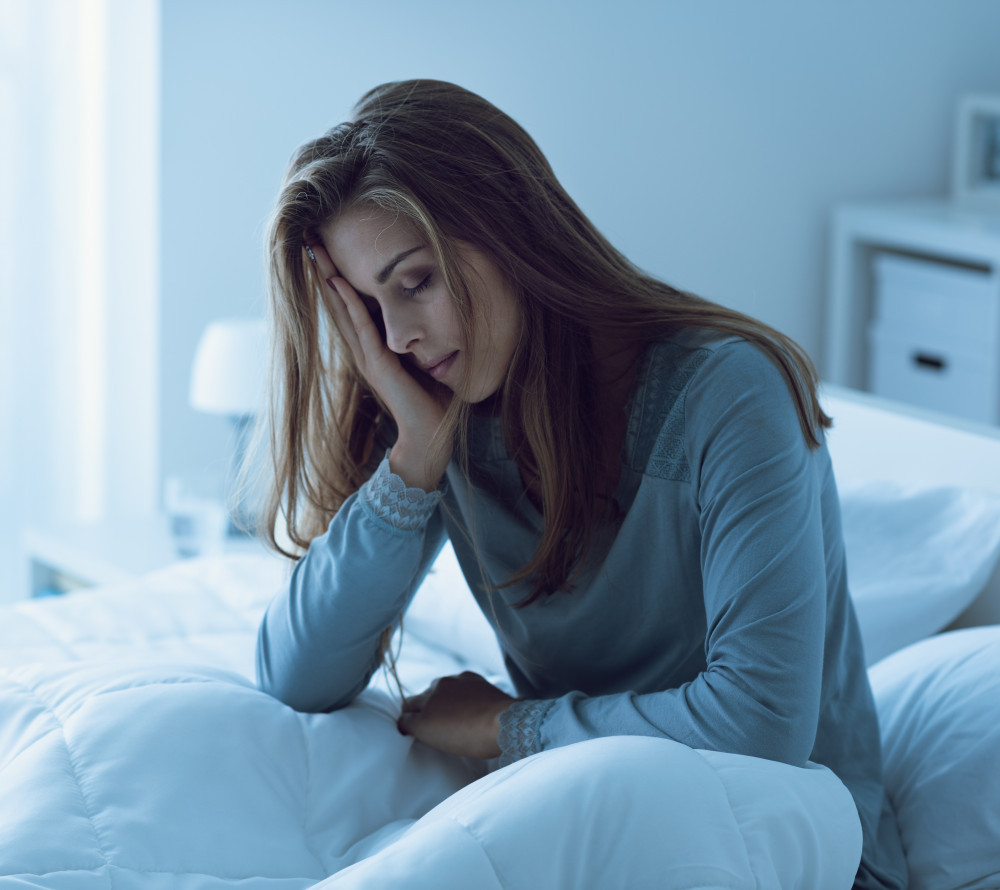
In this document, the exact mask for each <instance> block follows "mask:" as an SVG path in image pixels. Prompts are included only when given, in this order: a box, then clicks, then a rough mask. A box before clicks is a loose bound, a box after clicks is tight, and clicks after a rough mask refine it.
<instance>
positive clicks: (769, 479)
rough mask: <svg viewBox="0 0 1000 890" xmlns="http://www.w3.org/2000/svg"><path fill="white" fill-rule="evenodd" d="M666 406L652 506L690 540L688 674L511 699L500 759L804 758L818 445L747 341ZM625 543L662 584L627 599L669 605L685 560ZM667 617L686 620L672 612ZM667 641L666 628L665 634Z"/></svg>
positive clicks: (818, 629)
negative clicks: (661, 743)
mask: <svg viewBox="0 0 1000 890" xmlns="http://www.w3.org/2000/svg"><path fill="white" fill-rule="evenodd" d="M678 404H680V405H681V406H682V407H681V408H680V410H679V412H678V411H676V410H675V411H673V412H672V413H671V414H670V416H669V417H668V418H667V420H666V421H665V423H664V425H663V428H662V430H661V432H660V434H659V438H658V444H657V447H658V448H659V453H658V455H659V459H660V461H659V464H660V466H666V467H668V471H667V473H666V475H669V476H670V477H671V478H670V480H669V482H665V483H664V484H663V486H662V490H664V491H665V492H668V494H665V495H664V497H665V498H667V499H672V500H675V501H680V502H682V503H686V504H687V507H686V508H685V509H687V511H688V512H689V513H690V514H691V516H692V517H693V518H692V520H691V525H690V527H689V531H690V534H689V535H688V536H689V537H697V538H698V539H699V540H698V541H696V542H695V544H694V545H692V549H691V553H692V554H693V555H692V560H693V561H695V560H696V561H697V563H698V565H697V566H695V567H694V569H693V571H692V573H691V574H692V576H694V577H696V578H697V577H698V576H699V575H700V591H697V590H696V591H695V592H694V595H695V596H698V595H700V597H701V598H702V599H703V607H704V613H703V617H704V624H702V625H701V627H700V633H701V634H703V636H704V662H703V667H702V669H700V670H699V671H698V672H697V674H696V675H695V676H693V677H690V678H688V679H686V680H685V681H684V682H681V683H679V684H677V685H674V686H665V687H664V688H657V689H648V688H647V689H642V690H632V691H615V692H613V693H612V694H604V695H587V694H585V693H584V692H581V691H570V692H568V693H567V694H564V695H562V696H559V697H556V698H548V699H545V698H535V699H530V698H529V699H528V700H526V701H521V702H518V703H516V704H514V705H513V706H512V707H511V708H510V709H509V710H508V711H507V712H506V713H505V714H504V715H503V717H502V731H501V735H500V745H501V748H502V749H503V752H504V754H503V758H502V761H501V762H502V763H509V762H511V761H513V760H516V759H519V758H520V757H523V756H526V755H528V754H531V753H534V752H536V751H540V750H544V749H547V748H551V747H558V746H562V745H567V744H570V743H573V742H577V741H583V740H585V739H590V738H596V737H600V736H608V735H652V736H663V737H667V738H671V739H674V740H676V741H680V742H682V743H684V744H686V745H689V746H691V747H695V748H707V749H714V750H723V751H731V752H735V753H743V754H749V755H753V756H758V757H764V758H768V759H773V760H779V761H784V762H787V763H792V764H802V763H804V762H805V761H806V760H807V759H808V758H809V754H810V752H811V751H812V749H813V746H814V742H815V739H816V731H817V724H818V717H819V709H820V697H821V683H822V674H823V661H824V644H825V639H824V638H825V633H826V611H827V572H826V556H825V541H824V529H823V517H822V509H821V493H822V487H823V480H824V470H823V467H824V461H825V460H826V455H825V449H818V450H812V451H811V450H810V449H809V448H808V447H807V445H806V442H805V440H804V437H803V434H802V431H801V428H800V425H799V422H798V417H797V414H796V412H795V410H794V406H793V403H792V400H791V398H790V395H789V391H788V388H787V386H786V384H785V382H784V379H783V378H782V377H781V376H780V374H779V372H778V371H777V369H776V368H775V367H774V365H773V364H772V363H771V362H770V360H769V359H768V358H767V357H766V356H764V355H763V353H761V352H760V351H759V350H757V349H756V348H755V347H752V346H750V345H749V344H747V343H743V342H738V343H727V344H723V345H721V346H719V347H718V348H717V349H716V350H714V351H712V352H711V354H710V356H709V357H708V358H706V359H704V360H703V361H702V362H701V364H700V366H699V367H698V369H697V371H696V372H694V373H693V374H692V375H691V377H690V380H689V381H687V383H686V385H685V388H684V390H683V391H682V392H681V394H680V396H679V398H678ZM678 416H680V417H681V418H682V420H681V421H680V423H678V420H677V418H678ZM678 430H679V431H678ZM656 457H657V455H654V458H656ZM647 472H648V468H647ZM661 506H662V510H661V512H663V513H666V512H669V510H670V509H671V507H670V505H669V504H668V503H667V502H666V501H664V503H663V504H662V505H661ZM647 527H648V528H650V529H655V528H657V527H658V526H657V524H656V523H655V522H649V523H647ZM631 544H632V550H633V558H634V559H635V560H636V561H642V560H646V561H647V562H648V561H650V560H652V561H656V560H660V565H661V566H662V567H663V570H662V572H661V584H662V587H660V588H659V589H656V588H653V589H649V590H645V591H643V592H642V593H641V596H642V597H645V598H647V602H648V601H649V599H648V598H654V597H656V598H662V600H661V603H662V602H670V600H671V598H674V599H676V598H679V597H682V596H684V593H683V592H682V591H680V590H678V589H676V588H677V587H679V586H680V585H679V584H677V583H676V578H677V577H678V575H677V573H676V572H675V571H674V569H675V568H676V567H675V566H671V560H673V561H674V562H675V563H677V562H680V561H682V560H684V559H685V556H684V554H683V553H682V552H680V551H678V552H674V553H671V541H657V540H650V539H647V540H642V539H641V538H640V539H637V540H634V541H632V542H631ZM619 545H620V546H627V544H623V543H622V542H619ZM657 554H660V555H659V556H657ZM636 575H637V576H638V577H643V578H645V579H649V578H650V575H651V573H650V572H649V571H646V573H645V574H644V575H643V574H642V573H641V572H638V573H636ZM646 583H647V584H648V583H649V582H648V580H647V581H646ZM607 608H608V609H611V610H614V609H615V608H616V606H615V603H613V602H611V603H609V604H608V605H607ZM671 608H673V607H671ZM645 611H647V612H648V616H642V615H636V616H635V620H636V621H637V622H647V623H648V621H649V620H650V617H651V616H654V615H658V616H661V618H662V616H664V614H665V611H664V609H663V608H661V607H660V605H659V604H656V605H654V604H652V603H651V604H650V606H649V607H648V608H647V609H646V610H645ZM676 613H677V614H679V615H683V614H685V613H684V612H683V610H682V609H681V608H680V607H678V608H677V612H676ZM666 614H667V615H670V614H673V613H672V612H671V611H670V608H667V609H666ZM688 614H690V613H688ZM678 620H683V619H678ZM696 630H697V628H696V627H695V625H694V624H693V623H692V626H691V632H692V633H694V632H696ZM637 631H638V628H637ZM677 632H678V629H677V628H676V627H675V628H666V627H665V628H664V638H665V639H667V638H669V636H670V634H671V633H673V634H676V633H677ZM692 642H695V641H692ZM695 651H696V648H695ZM595 657H596V658H598V659H600V657H601V656H600V655H596V656H595Z"/></svg>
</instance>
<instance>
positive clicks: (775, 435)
mask: <svg viewBox="0 0 1000 890" xmlns="http://www.w3.org/2000/svg"><path fill="white" fill-rule="evenodd" d="M269 239H270V242H269V248H270V257H269V261H270V272H271V281H270V291H271V299H272V310H273V320H274V324H275V330H276V343H277V367H278V369H279V371H280V373H281V375H283V376H282V380H281V386H280V388H279V391H278V392H277V393H276V399H275V407H274V409H273V413H274V416H273V418H272V430H273V435H274V440H273V443H272V444H273V448H274V454H275V470H276V480H275V484H274V486H273V491H272V495H271V500H270V503H269V507H268V510H267V511H266V516H265V521H266V523H267V527H268V528H269V529H274V528H275V526H276V521H277V519H278V516H279V514H280V513H284V514H285V522H286V524H287V530H288V534H289V536H290V538H291V540H292V541H293V542H294V543H295V544H296V545H297V546H298V547H300V548H302V550H303V551H305V555H304V556H302V557H301V558H300V559H298V563H297V565H296V568H295V571H294V573H293V576H292V579H291V582H290V584H289V587H288V589H287V591H284V592H283V593H282V594H281V595H280V596H279V597H278V598H277V599H276V600H275V602H274V603H273V604H272V605H271V607H270V609H269V611H268V613H267V615H266V617H265V619H264V621H263V624H262V627H261V630H260V639H259V646H258V674H259V679H260V683H261V685H262V687H263V688H264V689H266V690H268V691H269V692H271V693H272V694H274V695H276V696H278V697H280V698H281V699H283V700H284V701H286V702H287V703H289V704H290V705H292V706H293V707H295V708H298V709H300V710H308V711H326V710H332V709H335V708H339V707H342V706H344V705H346V704H348V703H349V702H351V701H352V700H353V699H354V698H355V697H356V696H357V695H358V693H359V692H361V691H362V690H363V689H364V688H365V686H366V685H367V683H368V681H369V679H370V677H371V675H372V673H373V672H374V670H375V669H376V667H377V666H378V665H379V664H380V663H381V661H382V659H383V657H384V655H385V652H386V643H387V639H388V636H389V635H390V634H391V632H392V630H393V628H394V627H395V626H397V624H398V622H399V620H400V618H401V616H402V613H403V612H404V610H405V608H406V605H407V603H408V602H409V599H410V597H411V596H412V594H413V592H414V591H415V590H416V588H417V587H418V585H419V584H420V582H421V580H422V578H423V577H424V575H425V573H426V571H427V570H428V567H429V565H430V564H431V562H432V561H433V559H434V558H435V556H436V555H437V553H438V552H439V550H440V548H441V547H442V545H443V542H444V540H445V538H446V537H447V538H450V540H451V542H452V544H453V545H454V549H455V552H456V554H457V556H458V559H459V562H460V564H461V566H462V569H463V572H464V574H465V576H466V579H467V581H468V582H469V585H470V587H471V588H472V591H473V594H474V595H475V597H476V599H477V600H478V602H479V604H480V606H481V607H482V609H483V612H484V613H485V615H486V616H487V618H488V619H489V620H490V622H491V623H492V624H493V626H494V628H495V630H496V633H497V636H498V639H499V641H500V644H501V647H502V649H503V651H504V655H505V661H506V664H507V667H508V670H509V673H510V677H511V680H512V681H513V685H514V687H515V688H516V690H517V692H518V696H519V697H518V698H517V699H513V698H511V697H510V696H508V695H507V694H506V693H504V692H502V691H501V690H499V689H497V688H495V687H494V686H492V685H491V684H489V683H488V682H487V681H486V680H484V679H483V678H481V677H479V676H477V675H471V674H463V675H462V676H460V677H455V678H444V679H442V680H441V681H439V682H438V683H437V684H435V685H434V686H432V687H431V688H430V689H429V690H427V691H426V692H425V693H424V694H422V695H420V696H417V697H416V698H414V699H410V700H407V701H405V702H404V706H403V714H402V716H401V717H400V721H399V727H400V730H401V731H403V732H404V733H407V734H410V735H412V736H414V737H415V738H417V739H418V740H420V741H422V742H424V743H426V744H428V745H430V746H432V747H435V748H439V749H441V750H443V751H447V752H450V753H453V754H457V755H463V756H470V757H478V758H494V757H499V758H500V765H501V766H503V765H506V764H510V763H514V762H516V761H519V760H520V759H522V758H524V757H527V756H529V755H532V754H534V753H536V752H539V751H545V750H551V749H558V748H561V747H563V746H568V745H571V744H573V743H575V742H584V741H586V740H590V739H595V738H602V737H611V736H651V737H654V738H662V739H672V740H674V741H676V742H682V743H683V744H684V745H687V746H690V747H692V748H700V749H710V750H715V751H725V752H733V753H737V754H746V755H751V756H753V757H757V758H766V759H768V760H774V761H780V762H784V763H787V764H792V765H794V766H804V765H805V764H806V762H807V761H810V760H811V761H813V762H815V763H819V764H823V765H825V766H827V767H829V768H830V769H831V770H832V771H833V772H834V773H835V774H836V775H837V776H838V777H839V778H840V780H841V781H842V782H843V783H844V785H846V786H847V788H848V789H849V790H850V792H851V794H852V795H853V797H854V801H855V804H856V806H857V809H858V813H859V815H860V819H861V825H862V829H863V837H864V847H863V854H862V862H861V867H860V869H859V871H858V876H857V881H856V886H857V887H865V888H867V887H902V886H904V884H905V864H904V861H903V856H902V852H901V847H900V843H899V839H898V835H897V831H896V827H895V822H894V817H893V814H892V811H891V809H890V807H889V806H888V802H887V800H886V798H885V795H884V792H883V788H882V779H881V758H880V748H879V737H878V726H877V722H876V717H875V711H874V705H873V702H872V696H871V691H870V688H869V686H868V681H867V675H866V672H865V667H864V659H863V654H862V647H861V641H860V637H859V632H858V628H857V622H856V619H855V616H854V612H853V609H852V606H851V604H850V600H849V598H848V593H847V588H846V574H845V567H844V551H843V541H842V536H841V531H840V525H839V510H838V501H837V494H836V488H835V484H834V479H833V475H832V471H831V467H830V461H829V457H828V454H827V450H826V447H825V444H824V428H825V427H827V426H829V423H830V421H829V418H827V417H826V416H825V415H824V413H823V412H822V410H821V408H820V406H819V404H818V401H817V397H816V388H815V372H814V369H813V368H812V366H811V364H810V362H809V360H808V358H807V357H806V356H805V355H804V354H803V352H802V351H801V350H800V349H799V348H798V347H797V346H796V345H795V344H794V343H792V342H791V341H790V340H788V338H786V337H784V336H783V335H781V334H780V333H778V332H776V331H774V330H772V329H770V328H768V327H767V326H765V325H763V324H761V323H759V322H757V321H755V320H753V319H751V318H748V317H746V316H744V315H741V314H739V313H736V312H733V311H730V310H727V309H724V308H722V307H720V306H717V305H715V304H712V303H710V302H707V301H705V300H702V299H700V298H697V297H694V296H692V295H690V294H687V293H683V292H680V291H677V290H675V289H674V288H672V287H669V286H668V285H666V284H663V283H662V282H659V281H656V280H654V279H652V278H651V277H649V276H646V275H644V274H643V273H641V272H640V271H639V270H637V269H636V268H635V267H634V266H633V265H631V264H630V263H629V262H628V261H627V260H626V259H625V258H624V257H623V256H622V255H621V254H620V253H619V252H618V251H616V250H615V249H614V248H613V247H612V246H611V245H610V244H609V243H608V242H607V241H606V240H605V239H604V238H603V237H602V236H601V235H600V234H599V233H598V232H597V230H596V229H595V228H594V226H593V225H592V224H591V223H590V222H589V221H588V220H587V218H586V217H585V216H584V215H583V214H582V213H581V212H580V210H579V209H578V208H577V207H576V205H575V204H574V203H573V202H572V201H571V200H570V198H569V197H568V196H567V195H566V193H565V192H564V191H563V189H562V187H561V186H560V185H559V183H558V182H557V180H556V178H555V176H554V174H553V172H552V170H551V168H550V167H549V165H548V163H547V162H546V160H545V158H544V157H543V155H542V154H541V152H540V151H539V150H538V148H537V146H536V145H535V144H534V142H533V141H532V140H531V139H530V137H529V136H528V135H527V134H526V133H525V132H524V131H523V130H522V129H521V128H520V127H519V126H518V125H517V124H516V123H515V122H514V121H512V120H511V119H510V118H509V117H507V116H506V115H504V114H503V113H502V112H500V111H499V110H497V109H496V108H494V107H493V106H492V105H490V104H489V103H488V102H486V101H485V100H483V99H481V98H480V97H478V96H476V95H474V94H472V93H470V92H468V91H465V90H463V89H461V88H459V87H456V86H453V85H450V84H446V83H440V82H435V81H410V82H405V83H391V84H386V85H383V86H381V87H378V88H376V89H374V90H372V91H371V92H369V93H368V94H367V95H366V96H365V97H363V98H362V100H361V101H360V103H359V104H358V106H357V108H356V109H355V117H354V119H353V120H352V121H351V122H349V123H344V124H341V125H340V126H338V127H335V128H333V129H332V130H331V131H329V132H328V133H327V134H326V135H324V136H323V137H321V138H319V139H317V140H315V141H313V142H310V143H308V144H306V145H305V146H303V147H302V148H301V149H300V150H299V151H298V153H297V154H296V155H295V157H294V158H293V160H292V162H291V166H290V169H289V171H288V174H287V176H286V181H285V185H284V188H283V190H282V192H281V195H280V197H279V200H278V204H277V209H276V211H275V214H274V217H273V220H272V224H271V228H270V234H269ZM290 555H291V554H290Z"/></svg>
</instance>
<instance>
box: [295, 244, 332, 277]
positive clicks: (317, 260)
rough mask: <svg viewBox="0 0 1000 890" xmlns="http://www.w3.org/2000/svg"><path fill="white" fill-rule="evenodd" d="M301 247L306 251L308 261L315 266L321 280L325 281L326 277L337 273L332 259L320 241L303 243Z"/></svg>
mask: <svg viewBox="0 0 1000 890" xmlns="http://www.w3.org/2000/svg"><path fill="white" fill-rule="evenodd" d="M302 247H303V250H305V251H306V255H307V256H309V259H310V261H311V262H312V263H313V265H314V266H315V267H316V270H317V271H318V272H319V277H320V280H321V281H326V280H327V279H328V278H332V277H333V276H334V275H336V274H337V267H336V266H335V265H334V264H333V260H331V259H330V254H329V253H327V250H326V247H324V246H323V242H322V241H312V242H308V243H304V244H303V245H302Z"/></svg>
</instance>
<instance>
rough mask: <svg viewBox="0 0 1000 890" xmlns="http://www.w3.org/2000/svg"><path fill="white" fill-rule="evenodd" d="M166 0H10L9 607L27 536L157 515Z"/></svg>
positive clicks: (5, 155)
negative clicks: (160, 68)
mask: <svg viewBox="0 0 1000 890" xmlns="http://www.w3.org/2000/svg"><path fill="white" fill-rule="evenodd" d="M157 23H158V7H157V3H156V0H0V134H2V136H0V139H2V141H0V505H2V508H0V600H9V599H15V598H18V597H20V596H23V595H24V592H25V591H26V578H25V566H24V560H23V558H22V553H21V549H20V543H19V542H20V537H21V533H22V531H23V529H24V528H25V527H26V526H29V525H43V526H45V525H50V526H51V525H52V524H55V523H74V522H94V521H101V520H103V519H106V518H110V517H115V516H121V515H138V514H143V513H147V512H150V511H152V510H154V509H155V507H156V502H157V492H156V490H155V480H156V478H157V464H158V454H157V448H156V442H157V438H158V437H157V424H156V418H157V414H158V412H157V395H156V394H157V381H156V368H157V350H156V343H157V337H156V313H157V306H158V298H157V280H158V270H157V267H156V256H157V237H158V235H157V228H156V211H157V208H156V198H157V166H156V165H157V152H156V140H157V137H158V133H157V126H156V122H157V116H158V103H157V96H158V81H157V76H156V65H157V58H158V56H157V53H156V47H157V40H158V35H157Z"/></svg>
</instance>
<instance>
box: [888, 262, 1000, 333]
mask: <svg viewBox="0 0 1000 890" xmlns="http://www.w3.org/2000/svg"><path fill="white" fill-rule="evenodd" d="M874 270H875V321H876V323H877V324H880V325H884V326H885V327H887V328H898V329H900V330H905V331H908V332H910V333H911V334H914V335H916V336H924V335H928V334H932V335H936V334H938V333H940V334H942V335H943V336H945V337H947V338H948V339H949V340H964V341H966V342H969V343H975V344H978V345H979V346H981V347H982V348H983V349H993V350H995V349H997V348H998V345H1000V315H998V306H1000V286H998V282H997V279H996V278H995V277H993V276H991V275H989V274H987V273H986V272H976V271H975V270H972V269H963V268H958V267H954V266H948V265H946V264H944V263H936V262H933V261H932V260H918V259H912V258H910V257H901V256H895V255H893V254H886V253H882V254H878V255H877V256H876V257H875V260H874Z"/></svg>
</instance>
